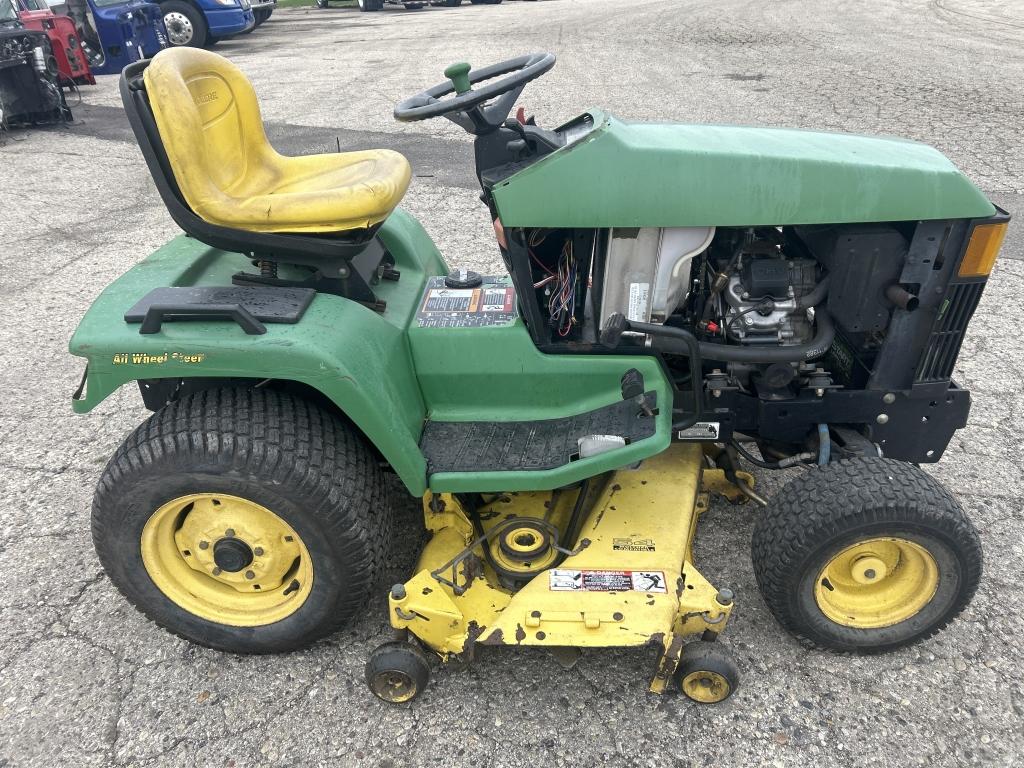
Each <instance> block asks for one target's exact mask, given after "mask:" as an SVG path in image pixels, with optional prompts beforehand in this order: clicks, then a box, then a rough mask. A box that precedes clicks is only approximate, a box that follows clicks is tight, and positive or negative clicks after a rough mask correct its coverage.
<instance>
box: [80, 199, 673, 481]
mask: <svg viewBox="0 0 1024 768" xmlns="http://www.w3.org/2000/svg"><path fill="white" fill-rule="evenodd" d="M380 237H381V239H382V240H383V241H384V242H385V244H386V245H387V247H388V250H389V251H390V252H391V254H392V255H393V256H394V257H395V262H396V267H397V268H398V269H399V270H401V273H402V277H401V280H399V281H398V282H382V283H380V284H379V285H378V286H376V288H375V290H376V292H377V294H378V296H379V297H380V298H382V299H384V300H385V301H386V302H387V310H386V311H385V312H384V313H382V314H381V313H377V312H374V311H372V310H370V309H367V308H366V307H363V306H362V305H360V304H356V303H355V302H352V301H349V300H346V299H343V298H340V297H338V296H331V295H328V294H318V295H317V296H316V298H315V299H314V300H313V303H312V304H311V305H310V307H309V309H308V310H307V311H306V314H305V315H304V316H303V318H302V320H301V321H300V322H299V323H297V324H294V325H287V324H274V323H268V324H267V326H266V328H267V332H266V333H265V334H263V335H259V336H249V335H246V334H245V333H244V332H243V331H242V329H241V328H240V327H238V325H237V324H235V323H234V322H228V321H222V320H216V321H189V322H171V323H165V324H164V325H163V327H162V329H161V331H160V332H159V333H155V334H147V335H141V334H140V333H139V326H138V325H137V324H133V325H129V324H127V323H125V322H124V313H125V312H126V311H127V310H128V309H129V308H130V307H132V306H133V305H134V304H135V303H136V302H137V301H138V300H139V299H141V298H142V297H143V296H145V295H146V294H147V293H149V292H150V291H151V290H152V289H154V288H158V287H162V286H199V285H221V286H223V285H230V284H231V276H232V275H233V274H234V273H235V272H238V271H239V270H243V269H251V265H250V264H249V262H248V260H247V259H246V258H245V257H244V256H241V255H239V254H234V253H226V252H224V251H220V250H216V249H213V248H209V247H207V246H205V245H203V244H202V243H200V242H198V241H196V240H193V239H191V238H188V237H185V236H181V237H178V238H175V239H174V240H172V241H171V242H169V243H168V244H167V245H165V246H164V247H162V248H160V249H159V250H158V251H156V252H155V253H153V254H152V255H151V256H149V257H148V258H147V259H145V260H144V261H142V262H141V263H140V264H138V265H136V266H135V267H134V268H132V269H131V270H129V271H128V272H126V273H125V274H124V275H122V276H121V277H120V278H119V279H118V280H116V281H115V282H113V283H112V284H111V285H110V286H108V287H107V288H106V290H104V291H103V293H102V294H100V296H99V297H98V298H97V299H96V301H95V302H94V303H93V305H92V307H91V308H90V309H89V311H88V312H87V313H86V315H85V317H84V318H83V319H82V322H81V323H80V325H79V327H78V329H77V330H76V331H75V334H74V336H73V337H72V339H71V344H70V348H71V352H72V354H75V355H78V356H81V357H85V358H87V359H88V361H89V365H88V372H87V380H86V387H85V390H84V392H83V394H82V396H81V398H80V399H77V400H75V401H74V403H73V404H74V409H75V411H76V412H79V413H84V412H87V411H89V410H91V409H93V408H94V407H95V406H96V405H97V404H98V403H100V402H101V401H102V400H104V399H105V398H106V397H107V396H108V395H110V394H111V393H112V392H114V391H115V390H116V389H118V388H119V387H120V386H122V385H123V384H126V383H130V382H134V381H136V380H138V379H163V378H173V379H178V378H247V379H259V380H262V379H278V380H285V381H296V382H301V383H303V384H306V385H308V386H310V387H313V388H315V389H316V390H318V391H320V392H322V393H323V394H324V395H325V396H327V397H328V398H330V400H331V401H333V402H334V403H335V404H336V405H337V406H338V408H339V409H341V410H342V411H343V412H344V413H345V414H346V415H347V416H348V417H349V418H350V419H351V420H352V422H353V423H355V425H356V426H357V427H359V429H360V430H362V432H363V433H364V434H365V435H366V437H367V438H368V439H369V440H370V441H371V442H372V443H373V444H374V445H375V446H376V448H377V449H378V450H379V451H380V453H381V455H382V456H383V457H384V458H385V459H386V460H387V461H388V463H389V464H390V465H391V466H392V468H393V469H394V470H395V472H396V473H397V474H398V475H399V477H400V478H401V480H402V482H403V483H404V484H405V486H406V487H407V488H408V490H409V492H410V493H412V494H414V495H421V494H423V493H424V492H426V490H427V485H428V478H427V467H426V462H425V460H424V458H423V454H422V452H421V451H420V448H419V440H420V436H421V434H422V431H423V424H424V422H425V421H426V420H427V419H434V420H445V421H466V420H491V421H520V420H531V421H532V420H538V419H546V418H556V417H562V416H571V415H575V414H578V413H582V412H585V411H588V410H591V409H593V408H597V407H600V406H603V405H608V404H610V403H613V402H615V401H616V400H618V399H620V397H621V394H620V391H619V379H620V378H621V376H622V374H623V373H624V372H625V371H626V370H627V369H629V368H631V367H635V368H638V369H639V370H640V371H641V372H642V373H643V374H644V376H645V378H646V382H647V386H648V388H649V389H656V390H657V392H658V400H659V404H664V405H663V406H662V409H661V415H659V417H658V425H657V432H656V434H655V436H654V437H651V438H648V439H647V440H643V441H638V442H637V443H634V444H631V445H629V446H626V447H625V448H622V449H619V450H616V451H613V452H609V453H606V454H602V455H600V456H595V457H591V458H588V459H584V460H580V461H575V462H571V463H570V464H569V465H567V466H564V467H560V468H558V469H555V470H550V471H541V472H500V473H464V474H459V475H434V476H433V477H431V478H430V486H431V488H432V489H433V490H436V491H491V490H530V489H536V490H541V489H549V488H555V487H558V486H561V485H565V484H567V483H571V482H575V481H577V480H581V479H583V478H585V477H589V476H591V475H595V474H598V473H601V472H605V471H608V470H611V469H616V468H618V467H621V466H623V465H626V464H630V463H632V462H634V461H638V460H640V459H642V458H646V457H648V456H652V455H654V454H656V453H658V452H660V451H662V450H664V449H665V448H666V447H667V446H668V444H669V441H670V433H671V386H670V384H669V382H668V381H667V380H666V379H665V377H664V375H663V373H662V371H661V369H660V367H659V365H658V364H657V362H656V361H655V360H654V359H653V358H637V357H619V356H614V357H613V356H553V355H544V354H542V353H540V352H539V351H538V350H537V348H536V347H535V346H534V344H533V342H532V341H531V339H530V336H529V334H528V333H527V331H526V328H525V327H524V326H523V324H522V321H518V320H517V321H516V322H515V323H514V324H513V325H509V326H504V327H498V328H440V329H427V328H418V327H417V326H416V317H415V316H416V311H417V309H418V307H419V302H420V299H421V296H422V294H423V290H424V287H425V284H426V279H427V277H428V276H431V275H438V274H444V273H446V272H447V267H446V265H445V264H444V261H443V260H442V258H441V256H440V254H439V253H438V251H437V248H436V247H435V246H434V244H433V242H432V241H431V240H430V238H429V237H428V236H427V234H426V233H425V232H424V231H423V229H422V227H421V226H420V225H419V223H417V222H416V221H415V220H414V219H413V218H412V217H410V216H409V215H408V214H406V213H404V212H403V211H401V210H399V211H396V212H395V213H394V214H392V216H391V217H390V218H389V219H388V220H387V221H386V222H385V223H384V225H383V227H382V228H381V230H380ZM280 269H281V276H282V277H288V276H289V272H288V268H287V267H285V266H283V265H282V266H281V267H280ZM296 276H298V275H296Z"/></svg>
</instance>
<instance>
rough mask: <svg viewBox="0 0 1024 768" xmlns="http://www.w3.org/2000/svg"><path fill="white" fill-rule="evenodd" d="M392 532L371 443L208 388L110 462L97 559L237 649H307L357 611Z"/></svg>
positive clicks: (156, 617) (307, 408)
mask: <svg viewBox="0 0 1024 768" xmlns="http://www.w3.org/2000/svg"><path fill="white" fill-rule="evenodd" d="M390 530H391V509H390V506H389V505H388V502H387V498H386V492H385V486H384V484H383V478H382V476H381V471H380V469H379V468H378V466H377V460H376V457H375V456H374V455H373V454H372V452H371V451H370V450H369V449H368V448H367V447H366V445H365V444H364V443H363V441H362V439H361V437H360V436H358V435H356V434H353V432H352V430H351V429H350V428H349V427H348V426H347V425H346V424H344V423H343V422H341V421H340V420H339V419H337V418H336V417H335V416H334V415H333V414H331V413H328V412H327V411H325V410H322V409H321V408H319V407H317V406H315V405H313V404H312V403H309V402H307V401H304V400H301V399H298V398H295V397H292V396H289V395H286V394H282V393H277V392H274V391H272V390H262V389H260V390H248V389H241V388H238V389H214V390H206V391H202V392H198V393H196V394H193V395H190V396H188V397H186V398H184V399H182V400H180V401H177V402H174V403H171V404H170V405H168V406H166V407H165V408H163V409H161V410H160V411H158V412H157V413H155V414H153V416H152V417H151V418H150V419H149V420H148V421H147V422H146V423H144V424H142V425H141V426H140V427H139V428H138V429H136V430H135V431H134V432H133V433H132V434H131V435H130V436H129V437H128V439H127V440H125V442H124V443H123V444H122V446H121V447H120V448H119V449H118V450H117V452H116V453H115V454H114V456H113V458H111V460H110V462H109V463H108V464H107V467H106V469H105V470H104V472H103V475H102V476H101V478H100V482H99V486H98V488H97V490H96V496H95V500H94V502H93V512H92V534H93V541H94V543H95V546H96V551H97V553H98V554H99V558H100V562H101V563H102V565H103V568H104V570H106V572H107V574H108V575H109V576H110V579H111V581H113V582H114V585H115V586H116V587H117V588H118V589H119V590H120V591H121V592H122V594H124V595H125V597H127V598H128V599H129V601H131V602H132V603H133V604H134V605H135V607H136V608H138V609H139V610H140V611H141V612H142V613H143V614H145V615H146V616H148V617H149V618H150V619H152V620H153V621H155V622H156V623H157V624H159V625H160V626H162V627H164V628H166V629H168V630H170V631H171V632H173V633H175V634H177V635H180V636H182V637H184V638H186V639H188V640H191V641H192V642H194V643H198V644H200V645H205V646H209V647H211V648H217V649H220V650H225V651H231V652H234V653H270V652H279V651H290V650H294V649H297V648H301V647H303V646H306V645H309V644H310V643H312V642H314V641H315V640H317V639H319V638H322V637H324V636H325V635H327V634H330V633H331V632H334V631H335V630H337V629H338V628H339V627H341V626H342V625H343V624H345V623H346V622H347V621H349V620H350V619H352V618H353V617H355V616H356V615H358V614H359V613H360V612H361V610H362V608H363V607H364V606H365V604H366V602H367V600H368V599H369V597H370V593H371V591H372V589H373V588H374V587H375V586H376V584H377V579H378V575H379V574H380V573H381V572H382V569H383V567H384V562H385V558H386V555H387V544H388V541H389V538H390ZM261 584H262V587H261V586H260V585H261ZM250 588H251V589H250Z"/></svg>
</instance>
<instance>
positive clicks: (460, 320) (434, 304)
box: [416, 277, 516, 328]
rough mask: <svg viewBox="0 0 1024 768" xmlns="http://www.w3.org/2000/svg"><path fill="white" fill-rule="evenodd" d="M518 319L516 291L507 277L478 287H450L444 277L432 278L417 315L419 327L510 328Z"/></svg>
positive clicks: (484, 280) (497, 278) (487, 281)
mask: <svg viewBox="0 0 1024 768" xmlns="http://www.w3.org/2000/svg"><path fill="white" fill-rule="evenodd" d="M515 319H516V291H515V289H514V288H513V287H512V285H511V282H510V280H509V278H507V277H485V278H483V283H482V284H481V285H480V286H479V287H477V288H449V287H447V286H446V285H445V284H444V278H443V277H432V278H430V281H429V282H428V283H427V288H426V291H424V293H423V301H422V302H421V303H420V309H419V312H418V313H417V315H416V322H417V325H419V327H420V328H479V327H482V326H495V325H511V324H512V322H513V321H514V320H515Z"/></svg>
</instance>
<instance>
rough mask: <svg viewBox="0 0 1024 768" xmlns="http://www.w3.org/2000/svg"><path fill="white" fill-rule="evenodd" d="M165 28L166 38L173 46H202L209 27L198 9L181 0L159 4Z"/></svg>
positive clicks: (170, 0)
mask: <svg viewBox="0 0 1024 768" xmlns="http://www.w3.org/2000/svg"><path fill="white" fill-rule="evenodd" d="M160 11H161V13H163V15H164V26H165V27H166V28H167V40H168V42H170V44H171V45H172V46H175V47H182V46H186V47H190V48H203V47H205V46H206V45H207V43H208V38H209V36H210V28H209V27H208V26H207V24H206V19H205V17H204V16H203V14H202V13H200V12H199V10H198V9H197V8H196V7H195V6H193V5H191V4H189V3H186V2H183V1H182V0H168V2H165V3H161V4H160Z"/></svg>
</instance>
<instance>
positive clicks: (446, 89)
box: [395, 53, 555, 135]
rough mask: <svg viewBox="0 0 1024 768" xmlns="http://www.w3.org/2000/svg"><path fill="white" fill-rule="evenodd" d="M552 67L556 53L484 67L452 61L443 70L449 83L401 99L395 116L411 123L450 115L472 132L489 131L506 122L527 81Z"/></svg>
mask: <svg viewBox="0 0 1024 768" xmlns="http://www.w3.org/2000/svg"><path fill="white" fill-rule="evenodd" d="M553 66H555V54H553V53H529V54H526V55H524V56H517V57H516V58H514V59H509V60H508V61H503V62H501V63H500V64H492V65H491V66H489V67H484V68H483V69H472V68H471V67H470V66H469V64H467V63H466V62H459V63H458V64H452V65H451V66H450V67H448V68H447V69H446V70H445V71H444V76H445V77H447V78H448V81H447V82H444V83H440V84H439V85H435V86H434V87H433V88H428V89H427V90H425V91H423V92H421V93H417V94H416V95H415V96H410V97H409V98H407V99H403V100H402V101H400V102H398V106H396V107H395V119H396V120H401V121H402V122H404V123H408V122H413V121H415V120H428V119H430V118H432V117H447V118H448V119H449V120H451V121H452V122H453V123H455V124H456V125H458V126H459V127H460V128H464V129H465V130H467V131H469V132H470V133H473V134H476V135H480V134H483V133H490V132H491V131H494V130H496V129H497V128H498V127H500V126H501V124H502V123H503V122H505V118H506V117H508V114H509V112H511V111H512V107H513V106H514V105H515V103H516V99H518V98H519V94H520V93H522V92H523V88H524V87H525V86H526V84H527V83H528V82H530V81H531V80H536V79H537V78H538V77H540V76H541V75H543V74H544V73H545V72H547V71H548V70H549V69H551V68H552V67H553ZM502 75H504V77H502ZM496 77H501V79H500V80H498V81H497V82H494V83H490V84H488V85H485V86H483V87H482V88H479V89H477V90H473V85H475V84H477V83H482V82H484V81H485V80H493V79H494V78H496ZM453 93H454V94H455V95H454V96H452V97H451V98H445V97H447V96H451V94H453ZM492 100H494V101H493V103H491V104H488V103H487V102H490V101H492Z"/></svg>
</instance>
